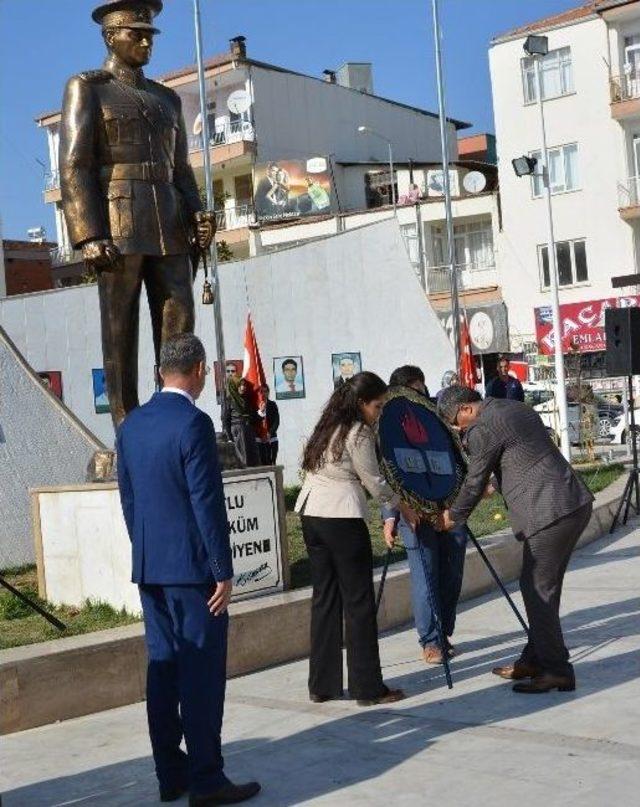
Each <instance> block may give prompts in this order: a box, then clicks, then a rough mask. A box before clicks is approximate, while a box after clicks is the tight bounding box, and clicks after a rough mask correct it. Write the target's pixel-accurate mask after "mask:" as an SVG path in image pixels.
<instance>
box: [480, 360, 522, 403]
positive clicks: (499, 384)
mask: <svg viewBox="0 0 640 807" xmlns="http://www.w3.org/2000/svg"><path fill="white" fill-rule="evenodd" d="M487 398H508V399H509V400H510V401H524V390H523V389H522V384H521V383H520V381H518V379H517V378H516V377H515V376H513V375H509V359H506V358H505V357H504V356H500V359H499V360H498V375H497V376H496V377H495V378H492V379H491V381H489V383H488V384H487Z"/></svg>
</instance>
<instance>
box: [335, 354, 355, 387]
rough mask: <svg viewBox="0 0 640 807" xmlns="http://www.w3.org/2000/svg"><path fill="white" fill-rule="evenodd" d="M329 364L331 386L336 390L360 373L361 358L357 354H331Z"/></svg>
mask: <svg viewBox="0 0 640 807" xmlns="http://www.w3.org/2000/svg"><path fill="white" fill-rule="evenodd" d="M331 364H332V367H333V386H334V387H335V388H336V389H337V388H338V387H339V386H341V385H342V384H344V383H345V382H347V381H348V380H349V379H350V378H353V376H354V375H356V374H357V373H359V372H361V371H362V357H361V356H360V354H359V353H333V354H332V356H331Z"/></svg>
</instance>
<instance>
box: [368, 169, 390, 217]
mask: <svg viewBox="0 0 640 807" xmlns="http://www.w3.org/2000/svg"><path fill="white" fill-rule="evenodd" d="M393 186H394V191H395V198H396V199H397V198H398V177H397V174H396V172H395V170H394V172H393ZM364 194H365V199H366V202H367V207H368V208H371V207H383V206H384V205H390V204H393V197H392V195H391V180H390V172H389V169H386V170H382V171H367V173H366V174H365V175H364Z"/></svg>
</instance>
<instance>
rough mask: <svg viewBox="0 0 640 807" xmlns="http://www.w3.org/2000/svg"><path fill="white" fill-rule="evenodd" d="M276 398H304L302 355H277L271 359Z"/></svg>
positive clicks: (278, 399)
mask: <svg viewBox="0 0 640 807" xmlns="http://www.w3.org/2000/svg"><path fill="white" fill-rule="evenodd" d="M273 377H274V379H275V389H276V400H277V401H286V400H287V399H289V398H304V397H305V389H304V367H303V364H302V356H277V357H276V358H275V359H274V360H273Z"/></svg>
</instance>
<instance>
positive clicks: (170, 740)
mask: <svg viewBox="0 0 640 807" xmlns="http://www.w3.org/2000/svg"><path fill="white" fill-rule="evenodd" d="M139 588H140V599H141V601H142V610H143V613H144V625H145V635H146V643H147V651H148V654H149V666H148V670H147V717H148V720H149V735H150V737H151V747H152V748H153V759H154V762H155V766H156V774H157V776H158V781H159V782H160V787H161V788H163V789H164V788H167V789H172V788H179V787H180V788H181V787H188V788H189V792H190V793H191V794H192V795H203V796H204V795H208V794H210V793H212V792H213V791H215V790H217V789H218V788H219V787H222V785H224V784H226V783H227V779H226V777H225V775H224V773H223V772H222V771H223V767H224V762H223V759H222V749H221V741H220V732H221V729H222V714H223V710H224V694H225V685H226V665H227V628H228V624H229V617H228V615H227V614H223V615H221V616H213V614H211V613H210V612H209V609H208V607H207V600H208V598H209V597H210V596H211V592H212V586H210V585H193V586H151V585H141V586H140V587H139ZM183 736H184V739H185V743H186V746H187V754H185V753H184V752H183V751H182V750H181V749H180V742H181V741H182V737H183Z"/></svg>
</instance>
